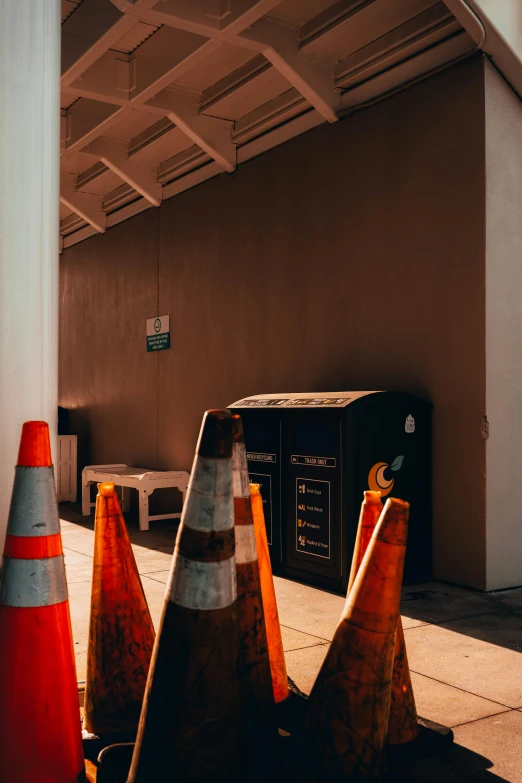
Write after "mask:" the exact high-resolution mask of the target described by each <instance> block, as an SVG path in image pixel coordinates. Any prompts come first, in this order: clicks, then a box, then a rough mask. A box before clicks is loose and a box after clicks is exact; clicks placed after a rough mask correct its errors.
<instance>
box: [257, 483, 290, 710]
mask: <svg viewBox="0 0 522 783" xmlns="http://www.w3.org/2000/svg"><path fill="white" fill-rule="evenodd" d="M250 493H251V499H252V514H253V517H254V530H255V534H256V547H257V556H258V558H259V576H260V579H261V595H262V597H263V609H264V612H265V625H266V635H267V641H268V655H269V657H270V669H271V672H272V688H273V691H274V701H275V703H276V704H279V702H282V701H284V700H285V699H286V698H287V697H288V694H289V690H288V676H287V674H286V662H285V654H284V651H283V640H282V638H281V626H280V625H279V613H278V611H277V602H276V596H275V589H274V579H273V576H272V565H271V563H270V553H269V551H268V539H267V537H266V525H265V515H264V513H263V499H262V497H261V492H260V488H259V484H250Z"/></svg>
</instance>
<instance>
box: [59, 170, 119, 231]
mask: <svg viewBox="0 0 522 783" xmlns="http://www.w3.org/2000/svg"><path fill="white" fill-rule="evenodd" d="M60 201H61V202H62V204H65V206H66V207H68V208H69V209H71V210H72V211H73V212H76V214H77V215H79V216H80V217H81V218H82V220H85V222H86V223H89V225H91V226H92V227H93V228H94V229H95V231H97V232H98V233H99V234H104V233H105V230H106V228H107V215H106V214H105V212H103V211H102V207H101V204H102V200H101V198H98V197H97V196H93V195H91V194H90V193H80V192H79V191H77V190H75V187H74V184H73V182H72V180H71V178H70V177H62V178H61V182H60Z"/></svg>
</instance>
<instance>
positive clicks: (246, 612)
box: [232, 414, 275, 743]
mask: <svg viewBox="0 0 522 783" xmlns="http://www.w3.org/2000/svg"><path fill="white" fill-rule="evenodd" d="M232 440H233V443H232V476H233V488H234V515H235V534H236V573H237V620H238V627H239V678H240V682H241V693H242V701H243V720H244V725H245V729H246V733H247V738H248V741H249V743H250V742H252V741H256V742H263V741H264V740H265V732H264V731H263V729H264V730H266V731H267V732H268V734H269V735H270V733H271V732H270V729H271V728H272V723H273V720H274V710H273V708H274V704H275V702H274V692H273V689H272V674H271V671H270V658H269V655H268V643H267V636H266V627H265V614H264V611H263V598H262V595H261V581H260V577H259V564H258V557H257V547H256V536H255V530H254V519H253V516H252V503H251V500H250V484H249V478H248V466H247V459H246V450H245V441H244V437H243V424H242V422H241V416H239V415H238V414H234V415H233V417H232Z"/></svg>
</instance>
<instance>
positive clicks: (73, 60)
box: [61, 0, 136, 87]
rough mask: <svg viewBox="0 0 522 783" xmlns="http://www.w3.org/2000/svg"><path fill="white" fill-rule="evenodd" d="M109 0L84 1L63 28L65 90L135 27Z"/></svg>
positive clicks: (62, 79)
mask: <svg viewBox="0 0 522 783" xmlns="http://www.w3.org/2000/svg"><path fill="white" fill-rule="evenodd" d="M135 23H136V22H135V20H134V19H132V18H130V17H128V16H125V15H124V14H122V13H121V12H120V11H118V10H117V8H116V7H115V6H114V5H113V4H112V3H109V2H108V1H107V0H83V3H81V4H80V5H79V6H78V8H77V9H76V11H75V12H74V14H72V15H71V16H70V17H69V19H67V21H66V22H64V24H63V25H62V78H61V85H62V87H67V86H69V85H70V84H72V82H73V81H74V80H75V79H77V78H78V77H79V76H80V75H81V74H82V73H83V72H84V71H85V70H87V68H89V67H90V66H91V65H92V64H93V63H94V62H96V60H97V59H98V58H99V57H101V55H102V54H104V52H106V51H107V50H108V49H109V48H110V47H111V46H112V44H113V43H114V42H115V41H117V40H118V39H119V38H121V37H122V35H124V34H125V33H126V32H127V31H128V30H130V29H131V27H133V25H134V24H135Z"/></svg>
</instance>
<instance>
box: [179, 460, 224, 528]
mask: <svg viewBox="0 0 522 783" xmlns="http://www.w3.org/2000/svg"><path fill="white" fill-rule="evenodd" d="M181 523H182V525H183V524H185V525H186V526H187V527H190V528H192V530H202V531H205V532H208V531H210V530H230V529H231V528H232V527H234V505H233V496H232V466H231V460H230V459H211V458H209V457H199V456H198V458H197V459H196V461H195V464H194V469H193V472H192V476H191V479H190V482H189V486H188V490H187V499H186V501H185V506H184V508H183V515H182V518H181ZM180 530H181V528H180Z"/></svg>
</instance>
